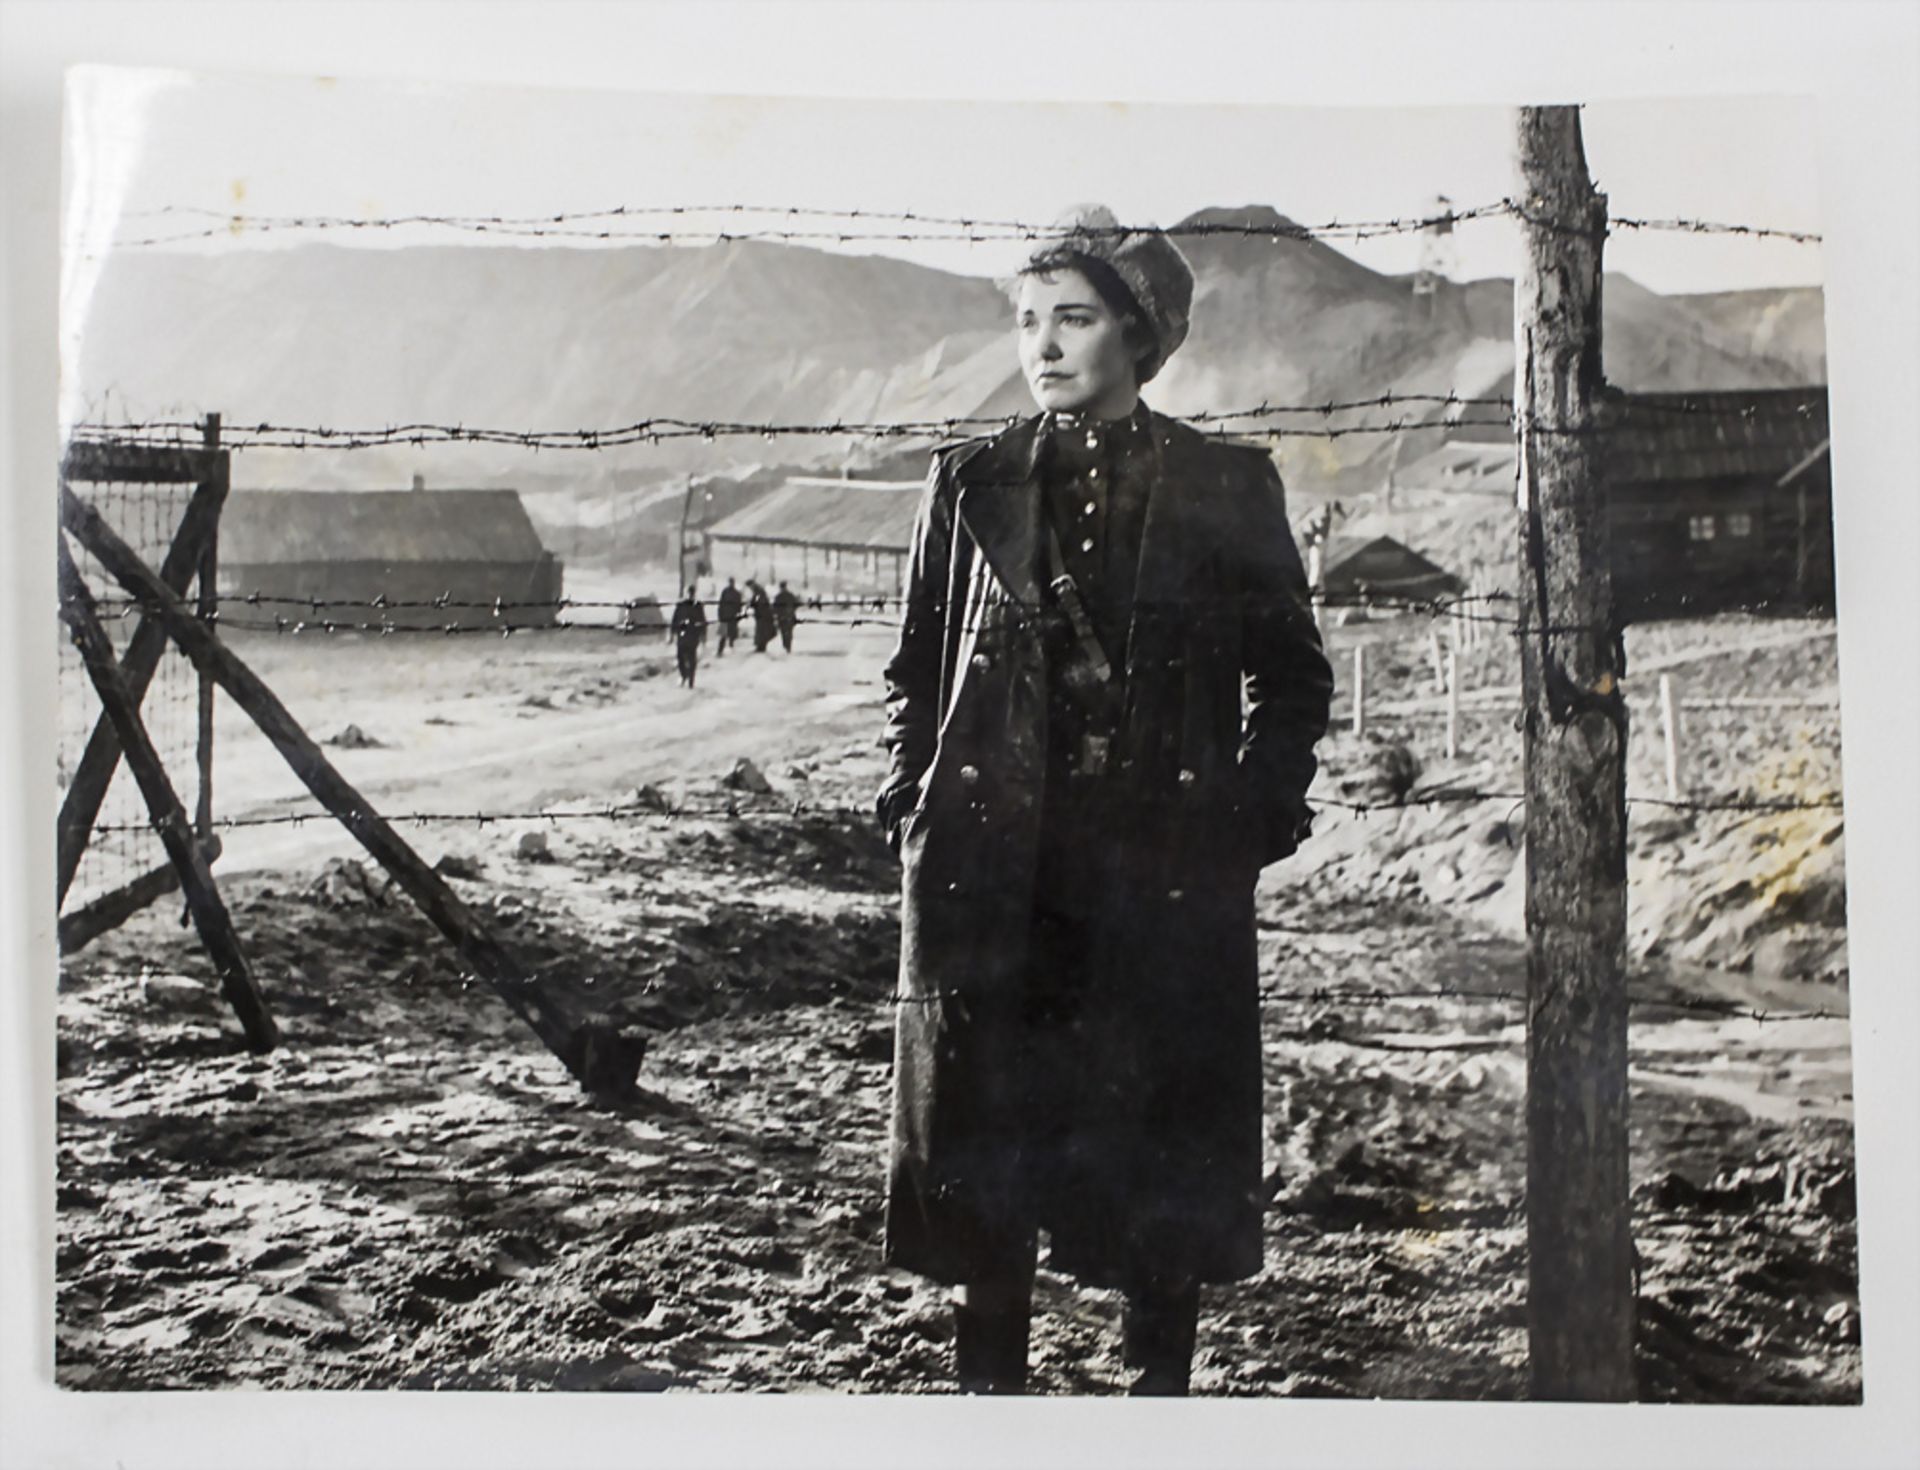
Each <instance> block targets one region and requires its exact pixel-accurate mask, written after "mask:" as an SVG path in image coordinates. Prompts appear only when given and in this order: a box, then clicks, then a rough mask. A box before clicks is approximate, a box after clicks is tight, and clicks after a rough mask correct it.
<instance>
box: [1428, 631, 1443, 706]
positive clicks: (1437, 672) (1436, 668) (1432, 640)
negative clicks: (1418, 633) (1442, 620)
mask: <svg viewBox="0 0 1920 1470" xmlns="http://www.w3.org/2000/svg"><path fill="white" fill-rule="evenodd" d="M1427 654H1428V656H1429V657H1430V658H1431V660H1432V662H1433V692H1434V693H1435V694H1445V693H1446V692H1447V665H1446V661H1445V660H1444V659H1442V658H1441V657H1440V625H1439V624H1438V623H1433V624H1430V625H1429V626H1428V628H1427Z"/></svg>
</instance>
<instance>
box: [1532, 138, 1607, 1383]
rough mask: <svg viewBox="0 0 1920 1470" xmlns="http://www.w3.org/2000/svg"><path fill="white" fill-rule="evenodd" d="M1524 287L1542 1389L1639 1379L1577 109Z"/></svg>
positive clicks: (1554, 166)
mask: <svg viewBox="0 0 1920 1470" xmlns="http://www.w3.org/2000/svg"><path fill="white" fill-rule="evenodd" d="M1517 134H1518V152H1519V176H1520V178H1519V190H1518V195H1519V198H1520V200H1521V204H1520V212H1521V215H1522V218H1523V220H1524V221H1525V238H1524V244H1525V254H1524V260H1523V262H1522V268H1521V271H1520V274H1519V276H1518V278H1517V280H1516V281H1515V283H1514V339H1515V340H1514V347H1515V359H1516V361H1515V376H1514V382H1515V399H1516V401H1517V405H1518V407H1519V419H1520V423H1519V474H1518V502H1519V521H1520V537H1519V540H1520V555H1521V561H1520V586H1519V593H1520V596H1519V609H1520V620H1519V630H1518V631H1519V638H1520V651H1521V693H1522V699H1523V704H1522V710H1521V714H1522V721H1523V728H1524V731H1525V737H1526V762H1525V763H1526V794H1527V819H1526V820H1527V854H1526V870H1527V895H1526V917H1527V1254H1528V1292H1527V1313H1528V1336H1529V1343H1530V1378H1531V1386H1530V1391H1531V1394H1532V1396H1533V1397H1534V1398H1537V1399H1579V1400H1624V1399H1629V1398H1632V1397H1633V1395H1634V1386H1635V1379H1634V1356H1633V1342H1634V1310H1635V1308H1634V1288H1633V1242H1632V1235H1631V1223H1632V1221H1631V1211H1630V1202H1629V1198H1628V1192H1627V996H1626V915H1627V907H1626V735H1627V710H1626V702H1625V699H1624V698H1623V696H1622V694H1621V690H1620V684H1619V679H1620V670H1619V667H1618V663H1617V648H1618V645H1617V634H1618V627H1617V624H1616V622H1615V618H1614V610H1613V593H1612V582H1611V576H1610V571H1609V564H1608V545H1607V521H1606V499H1605V483H1604V473H1603V460H1602V458H1601V446H1600V443H1599V441H1598V439H1597V437H1596V435H1595V434H1594V433H1593V432H1591V431H1592V430H1593V429H1594V427H1595V415H1594V404H1595V399H1596V398H1597V397H1598V395H1599V394H1600V391H1601V388H1602V371H1601V356H1600V283H1601V252H1602V244H1603V241H1604V239H1605V235H1606V218H1607V211H1606V200H1605V198H1604V197H1603V196H1602V195H1600V194H1598V193H1597V192H1596V191H1595V190H1594V188H1593V185H1592V182H1591V180H1590V179H1589V178H1588V176H1587V165H1586V155H1585V152H1584V150H1583V148H1582V145H1581V138H1580V117H1579V112H1578V109H1576V108H1573V107H1525V108H1521V109H1520V112H1519V117H1518V126H1517Z"/></svg>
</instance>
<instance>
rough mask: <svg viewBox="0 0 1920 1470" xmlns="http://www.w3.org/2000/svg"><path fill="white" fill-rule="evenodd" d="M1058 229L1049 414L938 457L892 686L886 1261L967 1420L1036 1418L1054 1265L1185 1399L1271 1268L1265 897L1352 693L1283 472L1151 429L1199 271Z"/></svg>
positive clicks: (1048, 336) (923, 508)
mask: <svg viewBox="0 0 1920 1470" xmlns="http://www.w3.org/2000/svg"><path fill="white" fill-rule="evenodd" d="M1065 224H1066V226H1067V227H1068V228H1069V231H1070V232H1069V233H1067V234H1066V235H1065V236H1064V238H1060V239H1055V240H1051V241H1049V242H1047V243H1046V244H1044V245H1042V246H1041V247H1039V248H1038V249H1037V250H1036V251H1035V253H1034V254H1033V255H1032V257H1031V258H1030V259H1029V261H1028V263H1027V265H1026V266H1025V268H1024V269H1023V270H1022V272H1021V273H1020V274H1019V276H1018V277H1017V278H1016V281H1015V283H1014V285H1013V288H1012V292H1013V296H1014V307H1015V321H1016V335H1017V340H1018V348H1019V358H1020V364H1021V368H1022V370H1023V372H1024V374H1025V377H1026V381H1027V384H1028V386H1029V388H1030V390H1031V391H1032V394H1033V397H1034V399H1035V401H1036V404H1037V406H1038V408H1039V410H1040V412H1039V413H1038V415H1037V416H1034V417H1030V418H1027V419H1025V420H1023V421H1021V422H1019V423H1018V424H1016V425H1014V426H1012V427H1009V428H1007V429H1006V430H1004V431H1002V432H1000V433H997V434H994V435H991V436H987V437H981V438H975V439H970V440H967V441H965V442H963V443H961V444H958V445H955V446H952V447H949V448H945V449H941V450H939V451H936V453H935V455H934V459H933V463H932V466H931V468H930V472H929V475H928V483H927V488H926V490H925V492H924V495H923V497H922V500H921V503H920V507H919V512H918V516H917V520H916V525H915V529H914V534H913V546H912V560H911V563H910V566H909V570H908V577H907V586H906V589H905V598H904V604H905V605H904V610H903V613H902V618H901V624H900V632H899V639H898V643H897V645H896V647H895V650H894V652H893V654H892V657H891V658H890V660H889V662H888V664H887V666H886V673H885V678H886V684H887V696H888V701H889V717H888V721H887V726H886V732H885V740H884V743H885V744H886V745H887V747H888V748H889V750H890V753H891V768H890V771H889V774H888V776H887V779H886V781H885V783H884V785H883V786H882V788H881V791H880V793H879V796H878V802H877V805H878V810H879V816H880V819H881V822H882V825H883V827H884V830H885V831H886V834H887V837H888V840H889V841H890V842H891V843H892V845H893V846H894V848H895V850H896V852H898V854H899V855H900V858H901V862H902V865H903V868H904V875H903V885H902V927H901V932H902V942H901V953H900V970H899V993H898V995H897V996H896V1001H897V1018H896V1028H895V1053H894V1071H893V1076H894V1092H893V1109H892V1140H891V1163H890V1169H889V1180H888V1204H887V1215H886V1240H885V1259H886V1260H887V1261H888V1262H889V1263H890V1264H891V1265H894V1266H898V1267H903V1268H906V1269H908V1270H912V1271H915V1272H918V1273H921V1274H923V1275H925V1276H928V1277H931V1278H933V1279H934V1280H937V1281H941V1282H945V1283H949V1284H951V1285H953V1286H954V1287H956V1288H957V1293H956V1303H955V1322H954V1325H955V1336H954V1367H955V1371H956V1374H957V1377H958V1379H959V1384H960V1387H961V1388H962V1389H963V1390H964V1391H969V1392H994V1393H1018V1392H1022V1391H1024V1389H1025V1385H1026V1381H1027V1349H1028V1340H1029V1333H1030V1315H1031V1293H1032V1284H1033V1273H1034V1268H1035V1262H1036V1251H1037V1246H1038V1239H1039V1236H1040V1235H1041V1233H1042V1232H1044V1233H1045V1234H1046V1235H1047V1237H1048V1241H1049V1264H1050V1266H1051V1267H1052V1268H1053V1269H1055V1270H1057V1271H1061V1272H1064V1273H1066V1274H1069V1275H1071V1276H1074V1277H1076V1278H1077V1279H1078V1280H1079V1281H1081V1282H1082V1283H1084V1284H1086V1285H1089V1286H1094V1287H1099V1288H1108V1289H1117V1290H1119V1291H1121V1292H1123V1293H1124V1294H1125V1316H1124V1328H1123V1349H1124V1358H1125V1362H1126V1363H1127V1364H1128V1366H1129V1367H1130V1368H1131V1369H1132V1370H1134V1374H1135V1376H1134V1377H1133V1379H1132V1381H1131V1388H1130V1391H1131V1392H1133V1393H1139V1394H1182V1393H1185V1392H1186V1391H1187V1389H1188V1386H1189V1374H1190V1367H1191V1361H1192V1354H1193V1348H1194V1341H1195V1335H1196V1331H1197V1323H1198V1315H1199V1304H1200V1290H1201V1287H1202V1285H1203V1284H1204V1283H1211V1282H1227V1281H1236V1280H1241V1279H1244V1278H1246V1277H1249V1276H1252V1275H1254V1274H1255V1273H1256V1272H1258V1271H1259V1270H1260V1267H1261V1259H1262V1249H1261V1246H1262V1231H1261V1225H1262V1206H1263V1202H1264V1200H1265V1198H1266V1195H1265V1192H1264V1191H1263V1189H1262V1187H1261V1155H1262V1128H1261V1047H1260V1003H1259V993H1258V949H1257V947H1256V943H1255V931H1254V905H1253V893H1254V883H1255V880H1256V878H1257V877H1258V876H1259V872H1260V869H1261V868H1262V867H1263V866H1265V865H1266V864H1268V863H1272V862H1276V861H1278V860H1280V859H1281V858H1284V857H1287V856H1288V855H1289V854H1291V853H1292V852H1293V851H1294V850H1295V848H1296V847H1297V845H1298V844H1299V843H1300V841H1301V840H1303V838H1304V837H1305V836H1306V834H1307V832H1308V831H1309V828H1310V812H1309V808H1308V806H1307V801H1306V793H1307V788H1308V786H1309V784H1310V783H1311V781H1312V779H1313V775H1314V771H1315V768H1316V760H1315V756H1314V746H1315V744H1316V743H1317V742H1318V741H1319V739H1320V738H1321V737H1322V735H1324V734H1325V732H1326V728H1327V717H1328V709H1329V703H1330V700H1331V697H1332V688H1333V676H1332V670H1331V669H1330V668H1329V666H1328V663H1327V660H1326V657H1325V655H1324V653H1323V651H1322V648H1321V642H1320V637H1319V634H1318V632H1317V630H1316V629H1315V626H1314V622H1313V618H1312V615H1311V612H1310V610H1309V605H1308V594H1307V585H1306V575H1305V571H1304V569H1303V568H1302V566H1301V563H1300V555H1299V552H1298V550H1297V548H1296V547H1295V545H1294V541H1293V537H1292V534H1291V532H1290V531H1289V529H1288V524H1287V517H1286V508H1285V500H1284V492H1283V490H1282V487H1281V483H1280V478H1279V475H1278V474H1277V473H1276V472H1275V469H1274V464H1273V461H1272V459H1271V458H1270V457H1269V456H1268V455H1267V454H1266V453H1265V452H1264V451H1262V450H1259V449H1253V448H1243V447H1239V446H1233V445H1227V444H1223V443H1218V442H1215V441H1213V440H1210V439H1209V438H1207V437H1205V436H1204V435H1202V434H1201V433H1199V432H1197V431H1196V430H1194V429H1192V428H1189V427H1187V426H1185V425H1183V424H1181V423H1180V422H1178V421H1176V420H1174V419H1170V418H1167V417H1165V416H1164V415H1162V414H1159V413H1156V412H1154V411H1152V410H1151V409H1149V408H1148V407H1147V406H1146V404H1144V403H1143V402H1141V401H1140V397H1139V390H1140V386H1141V385H1142V384H1144V383H1146V382H1148V381H1149V380H1150V379H1152V377H1153V376H1154V375H1155V373H1156V372H1157V371H1158V370H1159V369H1160V367H1161V365H1162V364H1163V363H1164V362H1165V361H1166V360H1167V358H1168V357H1169V356H1170V355H1171V354H1172V353H1173V352H1174V351H1175V350H1176V349H1177V348H1178V347H1179V346H1180V344H1181V342H1182V341H1183V340H1184V339H1185V337H1186V335H1187V327H1188V316H1189V311H1190V308H1191V303H1192V298H1193V276H1192V272H1191V271H1190V269H1189V268H1188V265H1187V262H1186V260H1185V258H1184V257H1183V256H1182V255H1181V253H1180V251H1179V250H1178V249H1177V248H1176V247H1175V245H1174V244H1173V243H1172V241H1171V240H1170V239H1169V238H1168V237H1167V236H1166V235H1164V234H1162V233H1158V232H1151V231H1148V232H1123V231H1122V230H1121V229H1120V227H1119V225H1118V223H1117V222H1116V221H1115V219H1114V217H1113V215H1112V214H1111V213H1110V212H1108V211H1107V210H1105V209H1102V208H1098V207H1086V208H1083V209H1080V210H1077V211H1075V212H1074V213H1073V214H1071V215H1069V216H1068V218H1067V220H1066V221H1065ZM1243 692H1244V708H1243Z"/></svg>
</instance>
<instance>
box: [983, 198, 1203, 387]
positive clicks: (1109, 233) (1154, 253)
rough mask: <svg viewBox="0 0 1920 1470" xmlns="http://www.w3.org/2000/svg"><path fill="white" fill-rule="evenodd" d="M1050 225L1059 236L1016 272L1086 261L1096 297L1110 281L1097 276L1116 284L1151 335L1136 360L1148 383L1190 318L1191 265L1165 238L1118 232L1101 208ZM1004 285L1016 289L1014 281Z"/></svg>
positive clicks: (1082, 207) (1081, 208)
mask: <svg viewBox="0 0 1920 1470" xmlns="http://www.w3.org/2000/svg"><path fill="white" fill-rule="evenodd" d="M1055 223H1056V228H1058V229H1061V230H1063V231H1064V232H1065V233H1063V234H1059V235H1050V236H1049V238H1047V239H1046V240H1044V241H1042V242H1041V243H1040V244H1039V245H1038V246H1037V247H1036V248H1035V249H1034V251H1033V253H1032V255H1030V256H1029V257H1028V259H1027V263H1026V265H1025V266H1024V267H1023V268H1022V269H1021V272H1020V274H1021V275H1028V274H1031V273H1033V272H1035V271H1041V270H1058V269H1081V268H1082V267H1081V262H1083V261H1091V262H1092V264H1093V269H1092V270H1091V271H1088V272H1086V274H1087V275H1088V278H1089V279H1090V280H1091V281H1092V282H1093V285H1094V287H1095V289H1096V290H1100V292H1101V294H1102V295H1107V294H1109V288H1110V286H1111V284H1112V281H1103V280H1102V279H1101V276H1102V275H1103V274H1108V275H1110V276H1111V278H1112V280H1117V282H1118V283H1119V285H1120V286H1121V287H1123V288H1124V290H1125V292H1126V294H1127V295H1128V296H1129V297H1131V298H1132V301H1131V305H1133V306H1134V307H1136V308H1137V309H1138V313H1139V316H1140V320H1141V322H1142V323H1143V324H1144V325H1145V326H1146V327H1147V329H1148V330H1149V331H1151V332H1152V333H1153V348H1152V350H1151V351H1150V352H1148V353H1147V354H1146V355H1145V356H1143V357H1142V358H1141V360H1140V381H1141V382H1142V383H1145V382H1148V381H1149V380H1150V379H1152V377H1153V376H1154V375H1155V374H1156V373H1158V372H1159V371H1160V369H1161V368H1162V367H1164V366H1165V365H1166V361H1167V359H1168V358H1169V357H1172V356H1173V354H1174V353H1175V352H1176V351H1178V350H1179V347H1180V344H1181V343H1182V342H1184V341H1186V340H1187V327H1188V324H1189V323H1190V322H1191V320H1192V314H1193V267H1192V266H1190V265H1188V264H1187V258H1186V256H1184V255H1182V254H1181V253H1180V248H1179V247H1178V246H1177V245H1175V244H1174V243H1173V241H1172V239H1171V238H1170V237H1168V236H1167V235H1164V234H1160V233H1158V232H1156V231H1152V230H1128V229H1124V228H1122V226H1121V224H1120V221H1119V220H1117V219H1115V218H1114V214H1113V211H1112V210H1110V209H1108V208H1107V207H1106V206H1105V205H1104V204H1078V205H1075V206H1074V207H1073V208H1072V209H1069V210H1068V211H1067V212H1066V213H1065V214H1063V215H1061V216H1060V218H1059V220H1057V221H1056V222H1055ZM1103 267H1104V270H1103V269H1102V268H1103ZM1010 284H1012V285H1014V286H1017V284H1018V277H1015V279H1014V281H1013V282H1012V283H1010ZM1116 304H1117V303H1116Z"/></svg>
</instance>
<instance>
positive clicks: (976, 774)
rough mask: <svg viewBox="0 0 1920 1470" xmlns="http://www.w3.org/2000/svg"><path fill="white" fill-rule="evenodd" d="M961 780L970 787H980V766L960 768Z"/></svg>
mask: <svg viewBox="0 0 1920 1470" xmlns="http://www.w3.org/2000/svg"><path fill="white" fill-rule="evenodd" d="M960 779H961V780H962V781H964V782H966V783H967V785H969V786H977V785H979V784H980V768H979V767H978V766H962V767H961V768H960Z"/></svg>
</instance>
